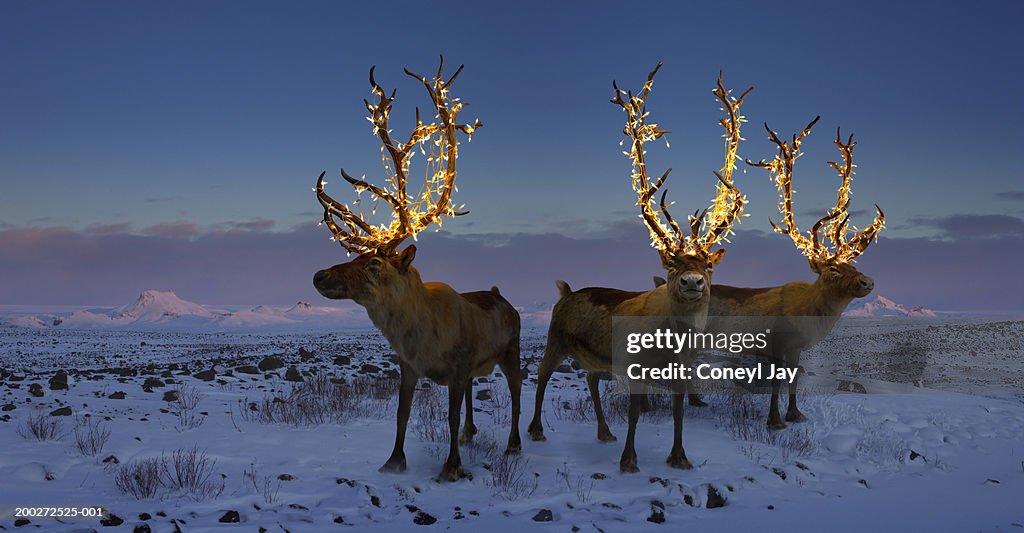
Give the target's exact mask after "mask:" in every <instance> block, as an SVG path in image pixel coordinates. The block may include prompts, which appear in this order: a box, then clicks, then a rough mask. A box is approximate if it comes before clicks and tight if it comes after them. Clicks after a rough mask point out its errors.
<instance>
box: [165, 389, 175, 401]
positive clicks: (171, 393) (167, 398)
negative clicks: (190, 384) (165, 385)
mask: <svg viewBox="0 0 1024 533" xmlns="http://www.w3.org/2000/svg"><path fill="white" fill-rule="evenodd" d="M164 401H165V402H176V401H178V391H176V390H169V391H167V392H165V393H164Z"/></svg>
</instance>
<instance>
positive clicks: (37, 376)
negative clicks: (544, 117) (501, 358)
mask: <svg viewBox="0 0 1024 533" xmlns="http://www.w3.org/2000/svg"><path fill="white" fill-rule="evenodd" d="M252 312H253V313H256V312H257V311H256V310H253V311H252ZM544 334H545V331H544V330H542V329H528V330H526V331H524V335H523V360H524V363H526V364H528V365H529V369H530V374H529V377H528V378H527V381H526V383H525V387H524V389H525V390H524V395H523V400H522V408H523V418H522V420H521V421H520V428H521V430H522V431H523V437H524V442H523V454H522V455H521V456H519V457H518V458H517V457H516V456H512V457H507V456H505V455H503V454H502V453H501V451H502V450H503V448H504V443H505V439H506V438H507V436H508V425H509V416H510V405H509V399H508V392H507V387H506V385H505V382H504V378H503V377H500V375H497V374H496V375H493V376H490V377H487V378H482V379H478V381H477V383H476V385H475V388H474V391H475V394H476V395H477V396H478V400H477V401H475V406H476V409H477V412H476V414H475V419H476V420H475V422H476V425H477V426H478V427H479V429H480V433H479V434H478V435H477V436H476V438H475V440H474V443H472V444H468V445H464V446H463V447H462V457H463V462H464V464H465V467H466V470H467V471H468V472H470V473H471V474H472V478H471V479H464V480H462V481H459V482H456V483H439V482H437V481H435V480H434V478H435V476H436V475H437V473H438V472H439V470H440V467H441V463H442V462H443V461H444V457H445V455H446V453H447V443H446V442H445V439H446V438H447V426H446V424H445V423H444V422H443V421H442V420H441V419H442V417H443V415H444V413H445V410H446V409H447V397H446V390H445V389H444V387H438V386H436V385H434V386H431V385H428V384H427V383H426V382H425V381H424V382H421V384H420V388H419V389H418V390H417V393H416V397H415V400H414V407H413V418H412V420H411V422H410V429H409V434H408V438H407V441H406V446H405V450H406V454H407V456H408V463H409V469H408V471H407V472H405V473H403V474H397V475H396V474H381V473H378V472H377V468H378V467H379V466H380V465H381V464H382V463H383V462H384V460H385V459H386V458H387V456H388V454H389V453H390V450H391V446H392V442H393V439H394V431H395V429H394V411H395V408H396V399H395V392H396V391H397V385H396V383H395V382H394V381H393V379H394V377H395V375H396V374H397V365H396V364H395V363H394V360H393V353H392V351H391V350H390V348H389V347H388V345H387V344H386V343H385V342H384V341H383V339H382V338H381V337H380V336H379V335H378V334H377V333H376V332H375V331H373V330H371V329H359V330H349V331H345V332H338V333H329V332H326V331H324V332H302V333H279V334H269V333H264V334H261V333H216V332H207V333H186V332H173V331H163V332H161V331H148V332H132V331H128V330H125V329H118V330H92V331H77V330H73V329H64V328H52V327H47V328H39V329H27V328H15V327H0V529H7V530H14V529H15V526H16V523H15V519H14V518H13V517H12V516H11V514H10V512H9V511H11V509H12V507H14V506H29V505H32V506H61V507H64V506H102V507H104V508H106V509H107V510H109V511H110V512H111V513H112V514H113V515H115V516H116V517H117V520H114V521H113V522H107V524H117V525H116V526H115V525H111V526H109V527H106V526H104V525H101V524H99V523H98V522H97V521H96V520H90V519H78V520H71V519H66V520H63V521H60V522H58V521H55V520H54V519H40V518H33V519H31V520H30V523H29V524H27V525H24V526H22V527H18V528H17V530H23V529H32V528H33V527H34V526H41V527H42V529H43V530H47V531H49V530H57V531H74V530H90V529H91V528H96V529H97V530H108V529H109V530H112V531H158V532H159V531H176V530H181V531H205V530H211V529H215V528H216V529H219V528H220V527H223V526H225V525H226V524H224V523H221V520H235V519H237V520H238V521H239V522H240V524H238V526H237V527H241V528H243V529H244V530H246V531H257V530H259V529H260V528H266V530H268V531H282V530H285V529H286V530H288V531H319V530H327V529H331V530H333V529H342V530H344V528H345V527H349V528H351V530H352V531H361V530H365V529H370V528H379V529H380V530H387V531H402V530H420V529H423V528H426V529H428V530H429V529H431V528H432V529H440V528H444V529H459V530H480V529H484V530H490V531H512V530H519V529H521V528H523V527H540V528H542V529H547V530H552V531H569V530H577V529H576V528H578V530H583V531H635V530H644V529H649V530H660V529H665V528H673V529H678V528H683V527H687V528H697V530H711V529H714V530H740V529H744V530H749V529H756V530H758V531H794V530H805V531H820V530H825V529H827V530H829V531H864V530H866V529H867V530H870V529H875V530H914V531H964V530H971V531H1011V530H1017V529H1020V528H1022V527H1024V509H1022V507H1021V506H1020V502H1019V500H1020V495H1021V494H1024V445H1022V444H1021V443H1022V442H1024V395H1022V394H1021V391H1022V390H1024V388H1022V385H1024V372H1021V370H1022V364H1021V358H1022V355H1024V350H1022V348H1021V344H1020V343H1021V340H1020V339H1021V336H1022V334H1024V322H1020V321H1007V320H993V319H981V318H972V319H954V318H938V319H935V318H915V319H907V318H896V319H893V318H888V319H877V320H875V319H856V320H844V321H842V322H841V323H840V325H839V326H838V327H837V328H836V330H835V331H834V333H833V335H832V337H831V338H830V339H829V340H828V341H826V343H823V344H822V345H821V346H820V347H819V348H818V349H817V350H815V352H814V353H811V354H808V356H807V358H806V361H805V362H806V363H807V369H808V372H809V375H807V376H806V377H805V379H804V381H803V382H802V383H804V384H805V386H806V389H807V391H808V392H807V393H806V394H804V395H803V397H802V399H801V408H802V410H803V411H804V413H805V414H807V415H808V417H809V419H810V421H808V422H805V423H803V424H790V425H789V427H787V428H786V429H784V430H781V431H775V432H769V431H767V430H766V429H764V426H763V424H764V414H765V409H766V402H767V400H766V398H765V397H764V396H758V395H749V394H746V393H743V392H742V391H724V390H723V391H716V392H711V393H709V394H708V395H707V398H706V399H707V400H708V403H709V404H710V405H709V406H707V407H702V408H691V407H687V410H686V422H685V431H684V443H685V446H686V451H687V455H688V457H689V459H690V460H691V462H692V463H693V464H694V465H695V468H694V469H692V470H686V471H682V470H675V469H672V468H669V467H668V466H667V465H666V464H665V457H666V456H667V454H668V451H669V448H670V446H671V432H672V419H671V414H670V413H669V411H668V410H667V409H666V407H665V403H666V402H665V399H664V398H663V397H654V405H655V410H653V411H651V412H648V413H646V414H645V415H644V418H643V420H642V421H641V423H640V426H639V429H638V439H637V452H638V455H639V464H640V469H641V472H640V473H638V474H622V473H620V472H619V471H618V459H619V455H620V453H621V451H622V448H621V445H622V441H623V440H624V437H625V420H624V412H625V405H626V397H625V395H623V394H622V393H621V392H619V391H620V389H619V388H618V387H617V385H616V382H613V381H607V382H604V383H605V384H604V389H605V405H606V412H607V413H608V415H609V422H610V424H611V428H612V431H613V432H614V433H615V434H616V435H617V436H618V437H619V439H620V440H619V441H618V442H616V443H608V444H602V443H600V442H598V441H597V439H596V438H595V435H596V428H595V423H594V421H593V415H592V410H591V409H590V406H589V401H588V400H587V396H586V392H585V390H586V384H585V381H584V380H583V378H582V373H581V372H579V371H578V370H575V369H574V368H573V367H572V366H571V365H570V364H566V365H564V366H563V367H562V368H560V371H559V372H558V373H556V374H555V377H554V379H553V380H552V383H551V384H550V385H549V389H548V393H547V399H548V401H546V402H545V406H544V408H545V426H546V434H547V441H546V442H532V441H530V440H529V438H528V437H527V434H526V431H525V430H526V425H527V423H528V422H529V420H530V418H531V415H532V410H533V399H534V390H535V385H534V380H533V378H534V376H535V371H536V364H537V361H539V357H540V355H541V352H542V350H543V346H544ZM922 339H923V340H922ZM950 339H952V342H951V341H950ZM901 343H903V344H901ZM907 343H909V344H907ZM906 346H912V347H917V348H915V350H917V349H918V348H920V349H921V350H923V351H920V350H919V351H914V352H913V354H915V355H914V357H916V358H917V359H915V360H914V361H916V362H915V363H914V365H916V366H914V368H918V367H920V368H924V369H933V370H934V369H938V368H941V369H942V371H941V373H939V372H938V371H937V370H934V371H933V370H929V372H933V373H931V374H928V373H926V372H925V373H915V372H909V373H908V372H906V371H905V368H906V367H907V363H906V362H905V361H902V360H901V359H899V357H900V356H901V355H900V354H902V353H904V351H905V350H904V349H905V348H906ZM922 347H923V348H922ZM921 358H923V361H924V362H923V363H922V362H921ZM723 361H724V362H725V363H727V362H728V361H725V360H723ZM922 372H923V371H922ZM65 374H66V375H67V388H66V389H65V388H63V380H62V378H61V376H63V375H65ZM332 378H333V379H334V380H335V381H337V382H338V383H339V384H338V385H332V384H331V381H330V380H331V379H332ZM51 380H52V381H51ZM298 380H302V381H298ZM33 384H38V385H36V386H33ZM837 389H843V390H844V391H850V390H855V391H861V392H864V393H855V392H838V391H837ZM968 389H969V390H972V391H974V392H976V393H977V394H964V393H961V392H956V391H960V390H968ZM295 391H299V393H300V394H299V395H298V396H296V395H295V394H294V392H295ZM175 397H177V398H175ZM275 398H277V400H275ZM59 410H63V412H65V413H66V412H67V411H70V413H71V414H70V415H67V416H56V415H59V414H60V413H61V412H62V411H59ZM51 413H55V414H51ZM271 419H273V420H271ZM33 421H34V422H35V423H36V424H37V428H36V429H37V432H42V433H45V432H46V431H47V430H48V429H50V428H51V427H52V424H53V423H56V424H57V426H56V427H55V428H54V429H55V433H56V436H55V438H53V439H48V440H45V441H40V440H38V439H37V438H36V437H35V436H33V435H32V431H31V429H30V428H29V423H30V422H33ZM90 425H91V426H92V427H91V430H90ZM76 429H77V436H78V437H77V438H76ZM105 431H109V437H108V438H107V439H106V440H105V441H104V439H103V438H101V436H102V434H103V433H104V432H105ZM90 436H92V437H93V438H92V439H89V437H90ZM79 440H82V441H85V442H83V443H82V444H83V446H79V445H78V441H79ZM101 442H102V444H103V446H102V449H100V450H96V449H95V448H96V447H98V444H99V443H101ZM90 443H91V444H92V445H93V446H92V447H93V448H94V449H92V450H89V448H90ZM81 448H85V449H86V451H89V452H95V453H94V454H93V455H88V454H85V453H83V451H82V449H81ZM192 452H196V453H195V455H194V456H193V455H191V453H192ZM176 453H177V455H175V454H176ZM175 457H177V458H178V459H179V465H180V464H181V463H182V461H181V459H186V460H187V459H190V458H197V459H204V458H205V459H206V460H207V465H206V467H205V468H204V469H196V470H200V474H202V475H198V476H196V477H194V478H192V479H191V483H190V482H189V478H188V476H184V483H182V480H183V479H182V478H183V476H180V475H179V476H167V475H166V474H168V473H174V472H179V473H183V472H181V471H182V470H184V468H180V467H179V468H178V469H177V470H176V469H175V468H174V466H173V465H174V462H173V459H174V458H175ZM152 459H156V461H155V462H150V463H147V462H146V461H147V460H152ZM184 462H185V463H187V461H184ZM147 464H148V465H151V466H154V467H157V468H158V475H157V476H156V477H154V478H153V479H158V478H162V479H163V483H162V484H160V483H157V484H155V485H154V486H153V487H152V488H153V490H154V493H153V494H152V495H149V496H143V497H141V498H137V497H135V496H133V495H132V494H130V491H131V490H132V489H134V490H136V491H138V490H139V489H140V487H138V486H137V482H138V481H139V480H143V481H145V480H146V479H149V477H148V475H147V474H146V473H145V472H146V471H145V470H144V469H143V468H142V467H145V466H146V465H147ZM161 466H166V467H167V469H168V472H164V473H163V474H164V475H159V468H160V467H161ZM134 469H139V470H134ZM135 474H138V476H137V478H136V479H133V475H135ZM122 476H123V477H122ZM119 477H122V479H121V481H122V482H121V483H120V488H119V483H118V478H119ZM171 478H174V479H176V480H177V481H174V480H172V479H171ZM180 485H186V486H185V487H181V486H180ZM125 489H129V490H127V492H126V490H125ZM120 521H123V522H120ZM143 525H145V526H146V527H148V528H149V529H145V528H144V527H143ZM137 528H138V529H137ZM282 528H283V529H282Z"/></svg>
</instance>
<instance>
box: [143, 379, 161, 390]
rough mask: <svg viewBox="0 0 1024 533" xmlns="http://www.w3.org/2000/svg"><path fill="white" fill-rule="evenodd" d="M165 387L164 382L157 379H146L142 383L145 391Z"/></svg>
mask: <svg viewBox="0 0 1024 533" xmlns="http://www.w3.org/2000/svg"><path fill="white" fill-rule="evenodd" d="M163 386H164V382H163V381H160V380H159V379H157V378H146V381H143V382H142V388H144V389H145V388H150V389H155V388H158V387H163Z"/></svg>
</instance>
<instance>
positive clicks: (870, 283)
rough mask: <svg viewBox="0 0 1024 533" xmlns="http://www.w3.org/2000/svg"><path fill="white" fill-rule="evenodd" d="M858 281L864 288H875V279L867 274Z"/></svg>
mask: <svg viewBox="0 0 1024 533" xmlns="http://www.w3.org/2000/svg"><path fill="white" fill-rule="evenodd" d="M858 283H860V286H861V288H862V289H865V290H868V291H870V290H871V289H874V288H875V280H873V279H871V278H869V277H867V276H865V277H863V278H860V280H858Z"/></svg>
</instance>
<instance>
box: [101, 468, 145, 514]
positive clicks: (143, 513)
mask: <svg viewBox="0 0 1024 533" xmlns="http://www.w3.org/2000/svg"><path fill="white" fill-rule="evenodd" d="M103 462H104V463H107V464H112V465H116V464H118V463H120V462H121V461H120V460H118V458H117V456H115V455H110V456H107V458H106V459H104V460H103ZM143 514H145V513H143ZM143 520H146V518H143Z"/></svg>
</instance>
